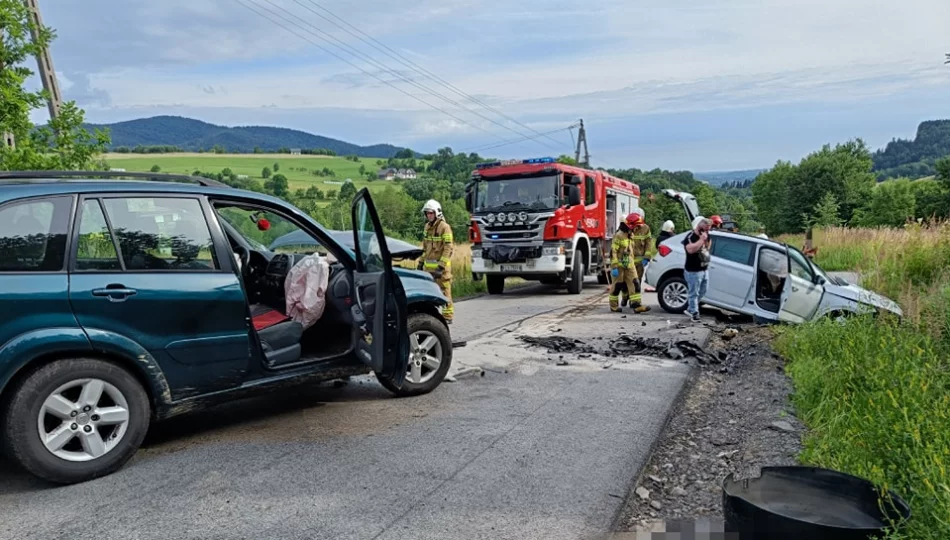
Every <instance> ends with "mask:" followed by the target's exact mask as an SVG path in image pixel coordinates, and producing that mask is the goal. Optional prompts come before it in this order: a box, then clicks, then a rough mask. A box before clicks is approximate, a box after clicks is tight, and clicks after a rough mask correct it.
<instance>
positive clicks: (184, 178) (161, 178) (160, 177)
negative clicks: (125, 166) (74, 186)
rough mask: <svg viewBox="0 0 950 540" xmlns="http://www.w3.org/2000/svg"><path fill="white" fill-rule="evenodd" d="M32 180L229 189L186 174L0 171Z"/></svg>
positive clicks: (6, 176)
mask: <svg viewBox="0 0 950 540" xmlns="http://www.w3.org/2000/svg"><path fill="white" fill-rule="evenodd" d="M34 178H35V179H41V178H42V179H59V178H145V179H148V180H154V181H157V182H165V181H170V182H193V183H195V184H198V185H199V186H203V187H230V186H228V185H227V184H225V183H223V182H218V181H217V180H212V179H210V178H204V177H201V176H190V175H187V174H167V173H153V172H126V171H0V180H21V179H22V180H30V179H34Z"/></svg>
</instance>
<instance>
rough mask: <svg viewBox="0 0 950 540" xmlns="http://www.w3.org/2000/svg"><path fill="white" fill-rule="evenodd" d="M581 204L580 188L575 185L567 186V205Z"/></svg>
mask: <svg viewBox="0 0 950 540" xmlns="http://www.w3.org/2000/svg"><path fill="white" fill-rule="evenodd" d="M580 204H581V188H579V187H577V186H567V205H568V206H578V205H580Z"/></svg>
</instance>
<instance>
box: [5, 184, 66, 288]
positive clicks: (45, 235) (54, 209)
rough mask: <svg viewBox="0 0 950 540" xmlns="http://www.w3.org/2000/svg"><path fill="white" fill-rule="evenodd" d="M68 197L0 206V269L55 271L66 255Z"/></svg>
mask: <svg viewBox="0 0 950 540" xmlns="http://www.w3.org/2000/svg"><path fill="white" fill-rule="evenodd" d="M71 208H72V198H71V197H54V198H50V199H32V200H29V201H23V202H15V203H12V204H8V205H6V206H4V207H3V208H0V272H56V271H59V270H62V269H63V262H64V261H65V259H66V235H67V229H68V228H69V214H70V210H71Z"/></svg>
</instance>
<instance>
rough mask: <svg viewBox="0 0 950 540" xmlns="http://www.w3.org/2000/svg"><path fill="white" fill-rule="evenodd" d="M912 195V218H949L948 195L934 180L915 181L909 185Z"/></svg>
mask: <svg viewBox="0 0 950 540" xmlns="http://www.w3.org/2000/svg"><path fill="white" fill-rule="evenodd" d="M910 189H911V191H913V193H914V201H915V202H916V205H915V207H914V216H915V217H918V218H923V219H932V218H941V219H944V218H947V217H950V193H947V189H946V188H945V187H944V186H943V185H942V184H941V183H940V182H939V181H936V180H917V181H914V182H911V183H910Z"/></svg>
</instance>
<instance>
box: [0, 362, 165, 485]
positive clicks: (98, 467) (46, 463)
mask: <svg viewBox="0 0 950 540" xmlns="http://www.w3.org/2000/svg"><path fill="white" fill-rule="evenodd" d="M87 387H89V388H90V389H94V388H100V387H101V388H102V391H101V393H100V394H99V395H100V396H101V397H99V398H98V399H96V400H95V401H92V399H95V398H90V399H84V392H85V391H86V388H87ZM93 391H94V390H93ZM83 403H95V405H89V407H90V408H89V409H88V412H83V411H84V407H83ZM70 408H72V409H73V412H75V413H76V416H75V417H74V418H76V421H72V420H71V419H70V420H66V414H67V413H64V412H62V411H65V410H68V409H70ZM106 408H108V409H109V410H110V412H111V413H112V415H113V416H114V417H113V418H111V419H110V420H108V421H107V420H101V423H100V418H101V417H100V416H99V415H95V414H93V413H94V411H96V410H99V411H104V410H105V409H106ZM122 410H124V411H125V412H124V414H123V413H122V412H121V411H122ZM41 412H42V416H41ZM2 413H3V437H2V445H3V450H4V453H5V454H6V455H7V456H8V457H9V458H10V459H11V460H13V461H14V462H15V463H17V464H19V465H20V466H21V467H23V468H24V469H25V470H27V471H28V472H30V473H31V474H33V475H35V476H38V477H40V478H42V479H44V480H48V481H50V482H53V483H57V484H75V483H78V482H85V481H87V480H92V479H94V478H98V477H101V476H106V475H108V474H111V473H113V472H115V471H117V470H118V469H120V468H121V467H122V466H123V465H125V464H126V462H128V461H129V459H131V458H132V456H133V455H135V452H136V451H137V450H138V449H139V446H140V445H141V444H142V440H143V439H144V438H145V433H146V432H147V431H148V426H149V420H150V418H151V407H150V405H149V398H148V394H146V392H145V389H144V388H142V385H141V384H140V383H139V382H138V380H137V379H136V378H135V377H134V376H133V375H132V374H131V373H129V372H128V371H126V370H125V369H122V368H121V367H119V366H118V365H116V364H113V363H111V362H106V361H103V360H97V359H92V358H77V359H63V360H56V361H54V362H51V363H49V364H46V365H44V366H42V367H40V368H39V369H37V370H35V371H34V372H32V373H30V374H29V375H27V376H26V378H25V379H23V380H22V381H21V382H20V383H19V384H18V385H17V386H16V387H15V388H14V389H13V393H12V394H11V396H10V398H9V399H8V400H7V401H6V407H5V408H4V410H3V411H2ZM69 414H72V413H69ZM116 415H118V416H116ZM123 416H124V417H125V420H124V421H123V420H120V418H122V417H123ZM112 420H115V421H116V422H118V423H113V422H112ZM57 422H60V423H59V424H57ZM83 426H85V427H88V428H90V429H89V431H87V433H92V434H94V435H90V436H85V435H83V432H84V431H86V430H85V428H84V427H83ZM41 430H43V431H46V432H48V433H50V434H52V433H56V432H57V431H58V430H62V432H63V437H62V438H60V442H62V441H65V442H64V443H62V444H58V443H56V442H55V439H51V441H50V442H49V443H47V442H44V440H43V439H41V435H40V431H41ZM69 435H72V436H71V437H69ZM67 437H69V438H68V439H67ZM92 437H97V441H98V442H93V439H92ZM113 437H117V440H110V439H112V438H113ZM99 442H101V446H99ZM47 444H49V446H47ZM87 444H88V445H90V446H87ZM57 446H58V447H59V449H58V450H56V452H58V453H60V454H61V455H57V454H54V450H52V449H51V448H55V447H57ZM88 448H93V450H88ZM99 452H103V453H101V454H100V453H99ZM96 454H99V455H98V456H97V455H96ZM64 456H66V457H64Z"/></svg>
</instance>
